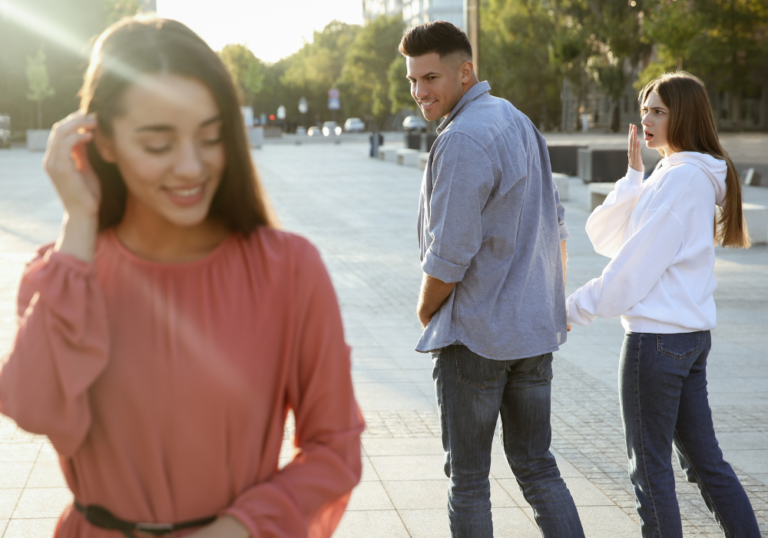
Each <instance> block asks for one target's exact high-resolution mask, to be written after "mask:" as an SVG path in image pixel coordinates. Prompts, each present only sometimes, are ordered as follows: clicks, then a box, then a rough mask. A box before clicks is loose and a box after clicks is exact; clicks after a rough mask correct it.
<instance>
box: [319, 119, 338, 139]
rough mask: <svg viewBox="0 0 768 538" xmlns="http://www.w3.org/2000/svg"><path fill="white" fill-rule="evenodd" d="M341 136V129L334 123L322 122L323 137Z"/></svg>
mask: <svg viewBox="0 0 768 538" xmlns="http://www.w3.org/2000/svg"><path fill="white" fill-rule="evenodd" d="M340 134H341V127H339V124H338V123H336V122H335V121H326V122H323V135H325V136H331V135H335V136H339V135H340Z"/></svg>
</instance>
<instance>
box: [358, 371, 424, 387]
mask: <svg viewBox="0 0 768 538" xmlns="http://www.w3.org/2000/svg"><path fill="white" fill-rule="evenodd" d="M352 381H353V382H354V383H355V386H357V385H363V384H366V383H398V384H399V383H408V382H410V381H411V379H410V378H409V377H408V375H407V374H406V373H405V372H404V371H402V370H400V369H398V370H394V369H384V370H374V369H365V370H355V371H353V372H352Z"/></svg>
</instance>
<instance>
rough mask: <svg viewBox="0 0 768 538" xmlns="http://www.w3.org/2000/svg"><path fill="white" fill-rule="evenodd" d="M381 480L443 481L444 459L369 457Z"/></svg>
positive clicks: (435, 457) (429, 457) (432, 457)
mask: <svg viewBox="0 0 768 538" xmlns="http://www.w3.org/2000/svg"><path fill="white" fill-rule="evenodd" d="M368 459H370V460H371V464H372V465H373V467H374V469H376V473H377V474H378V476H379V478H380V479H381V480H382V481H384V482H387V481H390V480H442V479H444V478H445V474H444V473H443V457H442V456H441V455H421V456H369V457H368Z"/></svg>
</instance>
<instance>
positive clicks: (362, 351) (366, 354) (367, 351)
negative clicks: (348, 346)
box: [352, 345, 392, 361]
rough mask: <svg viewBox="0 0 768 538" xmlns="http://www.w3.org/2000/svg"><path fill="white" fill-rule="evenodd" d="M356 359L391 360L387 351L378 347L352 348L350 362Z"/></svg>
mask: <svg viewBox="0 0 768 538" xmlns="http://www.w3.org/2000/svg"><path fill="white" fill-rule="evenodd" d="M357 359H365V360H368V359H390V360H391V359H392V357H391V356H390V355H389V353H387V351H386V350H385V349H384V348H383V347H381V346H379V345H375V346H352V360H353V361H354V360H357Z"/></svg>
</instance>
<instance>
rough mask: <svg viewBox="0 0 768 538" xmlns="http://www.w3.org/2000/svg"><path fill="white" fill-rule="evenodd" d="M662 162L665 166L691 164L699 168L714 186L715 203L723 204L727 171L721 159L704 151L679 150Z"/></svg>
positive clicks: (726, 166)
mask: <svg viewBox="0 0 768 538" xmlns="http://www.w3.org/2000/svg"><path fill="white" fill-rule="evenodd" d="M662 163H663V164H666V165H667V166H680V165H682V164H692V165H693V166H695V167H696V168H698V169H700V170H701V171H702V172H704V174H706V176H707V177H708V178H709V181H710V182H711V183H712V186H713V187H714V188H715V199H716V201H717V205H719V206H720V207H722V206H723V203H724V202H725V176H726V173H727V172H728V165H726V164H725V161H723V160H721V159H716V158H715V157H713V156H712V155H707V154H706V153H697V152H695V151H681V152H678V153H674V154H672V155H670V156H669V157H665V158H664V159H662Z"/></svg>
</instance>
